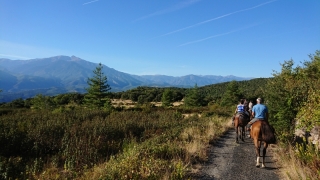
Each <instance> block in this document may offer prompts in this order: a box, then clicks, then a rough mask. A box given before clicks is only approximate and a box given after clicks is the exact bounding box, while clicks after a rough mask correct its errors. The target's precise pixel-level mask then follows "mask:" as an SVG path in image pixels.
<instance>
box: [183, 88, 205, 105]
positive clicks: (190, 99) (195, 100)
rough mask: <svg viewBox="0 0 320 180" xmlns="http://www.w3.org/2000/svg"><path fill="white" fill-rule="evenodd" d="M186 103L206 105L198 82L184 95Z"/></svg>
mask: <svg viewBox="0 0 320 180" xmlns="http://www.w3.org/2000/svg"><path fill="white" fill-rule="evenodd" d="M184 105H185V106H187V107H199V106H203V105H204V96H203V95H202V94H201V93H200V91H199V87H198V85H197V84H195V85H194V87H193V88H191V89H190V90H189V91H188V93H187V94H186V96H185V97H184Z"/></svg>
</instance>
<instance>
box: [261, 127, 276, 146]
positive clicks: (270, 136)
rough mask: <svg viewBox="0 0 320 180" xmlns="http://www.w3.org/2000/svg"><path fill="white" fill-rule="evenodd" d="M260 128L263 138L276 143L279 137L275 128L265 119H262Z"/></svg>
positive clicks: (269, 142) (267, 141)
mask: <svg viewBox="0 0 320 180" xmlns="http://www.w3.org/2000/svg"><path fill="white" fill-rule="evenodd" d="M260 128H261V137H262V140H263V141H265V142H266V143H268V144H276V142H277V139H276V136H275V130H274V128H273V127H272V126H271V125H269V124H268V123H267V122H265V121H261V127H260Z"/></svg>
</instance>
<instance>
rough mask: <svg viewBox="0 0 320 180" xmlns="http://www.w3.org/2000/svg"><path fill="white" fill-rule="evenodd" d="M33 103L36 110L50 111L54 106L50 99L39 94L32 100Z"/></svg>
mask: <svg viewBox="0 0 320 180" xmlns="http://www.w3.org/2000/svg"><path fill="white" fill-rule="evenodd" d="M31 103H32V107H33V108H34V109H50V108H51V106H53V104H54V103H53V102H52V100H51V98H50V97H48V96H43V95H42V94H38V95H36V96H35V97H34V98H32V99H31Z"/></svg>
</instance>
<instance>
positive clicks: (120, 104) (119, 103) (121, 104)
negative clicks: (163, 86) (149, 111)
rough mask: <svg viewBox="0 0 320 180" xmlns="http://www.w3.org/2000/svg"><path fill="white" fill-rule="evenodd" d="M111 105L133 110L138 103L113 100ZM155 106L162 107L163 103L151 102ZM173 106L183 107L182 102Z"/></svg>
mask: <svg viewBox="0 0 320 180" xmlns="http://www.w3.org/2000/svg"><path fill="white" fill-rule="evenodd" d="M111 104H112V106H114V107H124V108H131V107H135V106H136V105H137V102H134V101H131V100H123V99H112V100H111ZM151 104H153V105H154V106H157V107H159V106H162V102H151ZM172 105H173V106H175V107H176V106H181V105H183V102H182V101H179V102H174V103H172Z"/></svg>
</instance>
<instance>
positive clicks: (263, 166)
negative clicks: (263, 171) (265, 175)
mask: <svg viewBox="0 0 320 180" xmlns="http://www.w3.org/2000/svg"><path fill="white" fill-rule="evenodd" d="M267 148H268V143H266V142H264V144H263V151H262V165H261V167H262V168H265V167H266V166H265V164H264V162H265V161H264V159H265V157H266V153H267Z"/></svg>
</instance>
